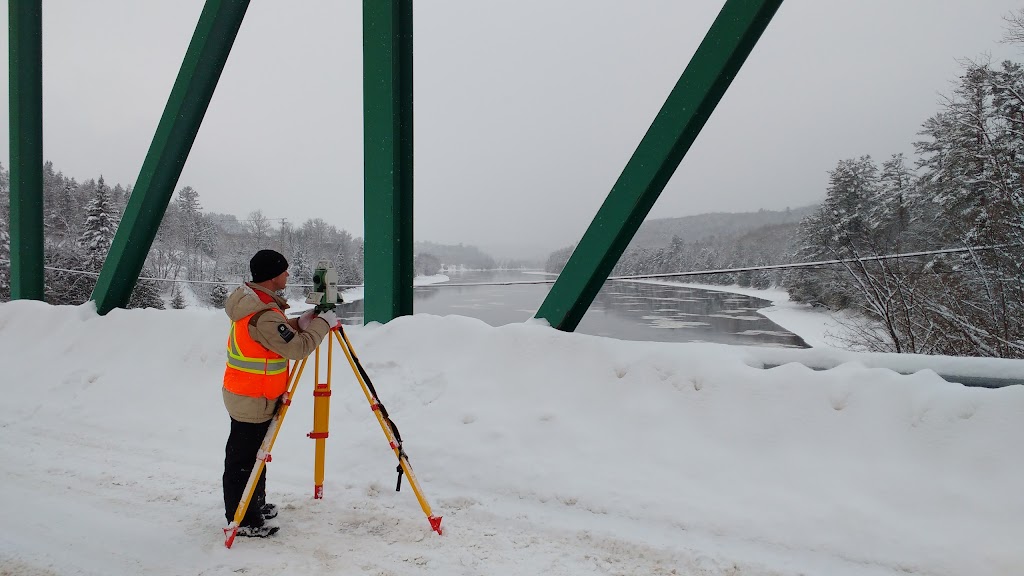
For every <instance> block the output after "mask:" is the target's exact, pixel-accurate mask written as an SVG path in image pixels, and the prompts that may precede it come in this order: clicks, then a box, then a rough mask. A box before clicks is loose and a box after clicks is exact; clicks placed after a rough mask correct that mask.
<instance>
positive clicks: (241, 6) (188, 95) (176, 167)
mask: <svg viewBox="0 0 1024 576" xmlns="http://www.w3.org/2000/svg"><path fill="white" fill-rule="evenodd" d="M248 7H249V0H207V2H206V4H205V5H204V6H203V12H202V14H200V15H199V23H198V24H197V25H196V30H195V32H194V33H193V34H192V40H191V42H189V45H188V50H187V51H186V52H185V59H184V61H182V63H181V69H180V70H179V71H178V77H177V78H176V79H175V80H174V86H173V87H171V95H170V96H169V97H168V99H167V105H166V106H165V107H164V112H163V115H162V116H161V117H160V123H159V124H158V125H157V128H156V134H155V135H154V136H153V142H152V143H151V144H150V145H149V152H148V153H147V154H146V159H145V161H143V163H142V170H141V171H140V172H139V179H138V180H137V181H136V183H135V188H134V189H133V190H132V195H131V197H130V198H129V199H128V206H127V207H125V211H124V215H123V216H122V217H121V223H120V224H119V225H118V227H117V232H116V233H115V234H114V241H113V244H112V245H111V246H110V252H108V253H107V258H106V260H105V261H104V262H103V268H102V269H101V270H100V277H99V279H98V280H97V281H96V288H94V289H93V292H92V299H93V300H95V301H96V309H97V310H98V311H99V313H100V314H106V313H107V312H109V311H111V310H113V309H114V308H123V307H125V306H127V305H128V299H129V298H130V297H131V295H132V289H133V288H135V283H136V282H137V281H138V279H139V273H140V272H142V266H143V265H144V264H145V262H146V255H147V254H149V249H150V247H151V246H152V245H153V239H154V238H156V233H157V229H159V228H160V222H161V221H162V220H163V218H164V213H165V212H166V211H167V205H168V204H169V203H170V201H171V196H172V195H173V194H174V187H175V186H176V185H177V184H178V178H179V177H180V176H181V170H182V168H184V167H185V161H186V160H188V153H189V152H190V151H191V150H192V144H193V143H194V142H195V140H196V133H197V132H199V126H200V125H201V124H202V123H203V117H204V116H205V115H206V109H207V107H208V106H209V105H210V100H211V99H212V98H213V91H214V89H216V88H217V81H218V80H220V74H221V72H222V71H223V70H224V64H225V63H226V62H227V59H228V54H230V53H231V46H232V45H233V44H234V42H235V37H236V36H237V35H238V28H239V27H240V26H241V25H242V18H243V17H245V11H246V9H247V8H248ZM254 252H255V250H254Z"/></svg>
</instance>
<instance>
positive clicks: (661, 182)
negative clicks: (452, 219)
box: [9, 0, 782, 331]
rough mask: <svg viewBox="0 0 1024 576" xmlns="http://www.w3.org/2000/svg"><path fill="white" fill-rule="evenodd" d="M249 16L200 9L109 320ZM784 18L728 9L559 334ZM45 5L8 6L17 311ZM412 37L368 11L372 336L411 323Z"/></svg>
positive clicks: (115, 265) (123, 235)
mask: <svg viewBox="0 0 1024 576" xmlns="http://www.w3.org/2000/svg"><path fill="white" fill-rule="evenodd" d="M248 4H249V1H248V0H207V2H206V4H205V5H204V8H203V12H202V14H201V15H200V18H199V22H198V24H197V26H196V30H195V32H194V34H193V37H192V41H191V43H190V44H189V47H188V50H187V51H186V54H185V58H184V60H183V62H182V66H181V69H180V70H179V72H178V76H177V78H176V80H175V83H174V87H173V88H172V89H171V94H170V97H169V98H168V102H167V105H166V106H165V108H164V112H163V115H162V116H161V119H160V124H159V126H158V127H157V131H156V134H155V135H154V137H153V142H152V144H151V145H150V149H149V152H148V154H147V156H146V159H145V161H144V163H143V166H142V170H141V171H140V174H139V178H138V180H137V182H136V185H135V188H134V190H133V193H132V195H131V198H130V200H129V203H128V206H127V208H126V210H125V214H124V215H123V217H122V220H121V224H120V226H119V227H118V230H117V233H116V234H115V236H114V241H113V245H112V246H111V249H110V252H109V254H108V255H107V259H106V261H105V263H104V265H103V268H102V270H101V272H100V277H99V279H98V281H97V285H96V288H95V290H94V291H93V299H94V300H95V301H96V304H97V309H98V311H99V312H100V313H101V314H105V313H106V312H108V311H110V310H111V309H113V308H115V307H123V306H125V305H127V302H128V299H129V297H130V295H131V292H132V289H133V288H134V286H135V283H136V282H137V280H138V277H139V274H140V272H141V270H142V267H143V264H144V262H145V259H146V255H147V254H148V252H149V249H150V247H151V246H152V243H153V240H154V238H155V236H156V232H157V230H158V228H159V226H160V222H161V221H162V219H163V215H164V213H165V211H166V209H167V206H168V204H169V202H170V200H171V196H172V194H173V191H174V187H175V186H176V185H177V181H178V178H179V177H180V175H181V170H182V168H183V166H184V164H185V161H186V160H187V158H188V154H189V152H190V150H191V147H192V144H193V142H194V141H195V136H196V133H197V132H198V130H199V127H200V125H201V123H202V120H203V117H204V116H205V113H206V109H207V107H208V106H209V103H210V100H211V98H212V96H213V92H214V90H215V88H216V85H217V81H218V80H219V78H220V74H221V72H222V71H223V68H224V64H225V62H226V61H227V57H228V55H229V53H230V51H231V47H232V45H233V43H234V39H235V37H236V35H237V33H238V29H239V27H240V26H241V23H242V19H243V17H244V16H245V12H246V9H247V8H248ZM781 4H782V0H727V1H726V3H725V6H724V7H723V8H722V10H721V12H720V13H719V15H718V17H717V18H716V20H715V22H714V24H712V26H711V28H710V29H709V31H708V33H707V35H706V36H705V38H704V40H703V42H702V43H701V45H700V47H699V48H698V49H697V52H696V53H695V54H694V56H693V58H692V59H691V60H690V63H689V65H688V66H687V68H686V70H685V71H684V72H683V74H682V76H681V77H680V79H679V81H678V82H677V83H676V86H675V88H673V90H672V92H671V93H670V94H669V96H668V99H667V100H666V102H665V104H664V105H663V106H662V108H661V111H660V112H659V113H658V115H657V116H656V118H655V119H654V122H653V123H652V124H651V127H650V128H649V129H648V131H647V134H646V135H645V136H644V138H643V140H642V141H641V142H640V145H639V146H638V147H637V149H636V152H634V154H633V156H632V157H631V158H630V160H629V162H628V163H627V164H626V167H625V168H624V169H623V171H622V174H621V175H620V176H619V179H618V180H617V181H616V183H615V185H614V186H613V187H612V190H611V192H610V193H609V195H608V197H607V199H606V200H605V202H604V204H603V205H602V206H601V208H600V210H599V211H598V213H597V215H596V216H595V218H594V220H593V222H592V223H591V225H590V227H589V228H588V229H587V231H586V233H585V234H584V236H583V238H582V240H581V241H580V243H579V245H578V247H577V248H576V250H575V251H574V253H573V255H572V257H571V258H570V259H569V261H568V263H567V264H566V267H565V269H564V270H563V272H562V274H560V275H559V277H558V279H557V281H556V282H555V284H554V285H553V286H552V289H551V291H550V293H549V294H548V296H547V298H546V299H545V300H544V303H543V304H542V305H541V307H540V309H539V310H538V312H537V317H540V318H545V319H547V320H548V321H549V322H550V324H551V325H552V326H554V327H555V328H557V329H560V330H566V331H572V330H574V329H575V327H576V326H577V325H578V324H579V321H580V319H581V318H582V316H583V314H584V313H585V312H586V309H587V308H588V307H589V306H590V304H591V302H592V301H593V298H594V296H595V295H596V294H597V291H598V290H599V289H600V287H601V285H602V284H603V283H604V281H605V280H606V279H607V277H608V274H609V273H610V271H611V269H612V267H613V266H614V265H615V262H616V261H617V260H618V258H619V257H620V256H621V254H622V252H623V250H625V248H626V246H627V245H628V244H629V241H630V240H631V239H632V237H633V235H634V234H635V233H636V230H637V229H638V228H639V226H640V223H641V222H642V221H643V219H644V218H645V217H646V215H647V213H648V212H649V211H650V209H651V207H652V206H653V204H654V201H655V200H656V199H657V197H658V195H660V193H661V191H662V190H663V189H664V187H665V185H666V184H667V183H668V180H669V178H671V176H672V174H673V173H674V171H675V169H676V168H677V167H678V165H679V162H680V161H681V160H682V158H683V156H684V155H685V154H686V151H687V150H688V149H689V147H690V145H691V144H692V143H693V141H694V140H695V139H696V137H697V135H698V134H699V132H700V130H701V128H702V127H703V126H704V123H705V122H706V121H707V119H708V117H709V116H710V115H711V113H712V111H713V110H714V108H715V106H716V105H717V104H718V102H719V100H720V99H721V97H722V95H723V94H724V93H725V91H726V89H727V88H728V87H729V85H730V83H731V82H732V79H733V78H734V77H735V75H736V73H737V72H738V70H739V68H740V67H741V66H742V64H743V62H744V61H745V60H746V57H747V56H748V55H749V53H750V51H751V50H752V49H753V47H754V45H755V44H756V42H757V40H758V39H759V38H760V35H761V33H762V32H763V31H764V29H765V27H766V26H767V25H768V23H769V22H770V21H771V18H772V16H773V15H774V14H775V12H776V10H777V9H778V7H779V6H780V5H781ZM40 5H41V0H10V4H9V6H10V13H11V17H10V27H11V35H10V37H11V43H10V58H11V88H10V90H11V156H12V159H11V176H12V185H11V205H12V209H11V214H12V215H11V221H12V226H11V230H12V255H13V253H15V252H16V250H14V248H16V247H17V253H18V254H19V256H18V260H15V258H14V257H13V256H12V281H13V282H12V297H13V298H33V297H36V298H40V299H41V298H42V293H43V291H42V270H43V250H42V81H41V77H42V73H41V72H42V50H41V39H42V31H41V9H40ZM412 23H413V22H412V0H364V1H363V50H364V53H363V95H364V152H365V158H364V164H365V174H364V203H365V208H364V226H365V232H364V238H365V241H364V265H365V269H364V278H365V287H366V290H365V308H364V310H365V312H364V314H365V316H364V319H365V321H367V322H371V321H379V322H387V321H389V320H391V319H393V318H395V317H397V316H401V315H407V314H412V311H413V310H412V279H413V257H412V256H413V217H412V216H413V85H412V80H413V72H412V63H413V60H412V50H413V35H412ZM15 119H18V122H15ZM16 175H17V177H18V185H17V188H16V186H15V176H16ZM16 206H17V208H15V207H16ZM16 210H17V211H16ZM14 285H16V286H17V289H16V290H15V289H14Z"/></svg>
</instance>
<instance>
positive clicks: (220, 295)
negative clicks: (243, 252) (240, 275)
mask: <svg viewBox="0 0 1024 576" xmlns="http://www.w3.org/2000/svg"><path fill="white" fill-rule="evenodd" d="M214 281H215V282H223V281H224V280H223V279H222V278H221V276H220V274H217V275H215V276H214ZM227 299H228V288H227V286H225V285H224V284H214V285H213V288H211V289H210V304H211V305H213V306H214V307H217V308H223V307H224V302H226V301H227Z"/></svg>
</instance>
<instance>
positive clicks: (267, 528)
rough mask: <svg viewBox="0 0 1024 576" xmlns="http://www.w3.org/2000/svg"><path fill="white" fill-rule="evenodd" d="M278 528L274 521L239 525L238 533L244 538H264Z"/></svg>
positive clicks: (275, 531)
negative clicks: (257, 524)
mask: <svg viewBox="0 0 1024 576" xmlns="http://www.w3.org/2000/svg"><path fill="white" fill-rule="evenodd" d="M280 529H281V527H280V526H278V525H277V524H276V523H271V522H264V523H263V525H261V526H239V527H238V535H239V536H245V537H246V538H266V537H267V536H273V535H274V534H277V531H278V530H280Z"/></svg>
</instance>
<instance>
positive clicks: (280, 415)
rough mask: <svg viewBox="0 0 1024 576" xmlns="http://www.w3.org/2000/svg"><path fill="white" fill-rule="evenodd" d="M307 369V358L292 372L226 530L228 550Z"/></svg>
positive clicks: (225, 537) (225, 544)
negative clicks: (300, 379)
mask: <svg viewBox="0 0 1024 576" xmlns="http://www.w3.org/2000/svg"><path fill="white" fill-rule="evenodd" d="M305 367H306V358H303V359H302V361H301V362H300V363H299V367H298V369H297V370H294V371H293V372H292V377H291V382H290V383H289V384H288V391H287V392H286V393H285V397H284V401H283V402H282V403H281V406H279V407H278V409H277V413H275V414H274V417H273V418H272V419H271V420H270V427H269V428H268V429H267V434H266V436H264V437H263V444H262V445H260V449H259V452H257V453H256V464H255V465H254V466H253V467H252V472H251V473H250V474H249V481H248V482H246V483H245V490H243V491H242V499H241V500H239V502H238V508H236V509H235V517H234V519H233V520H232V521H231V523H230V524H228V526H227V528H225V529H224V546H225V547H226V548H231V545H232V544H233V543H234V542H235V536H236V535H237V534H238V526H239V524H241V522H242V519H243V518H245V511H246V510H248V509H249V503H250V502H251V501H252V497H253V494H254V493H255V492H256V484H257V483H258V482H259V479H260V475H261V474H263V467H264V466H266V465H267V462H270V451H271V449H273V448H274V442H275V441H276V440H277V433H278V432H279V431H280V430H281V422H283V421H284V417H285V414H287V413H288V407H289V406H291V403H292V397H293V396H294V395H295V388H296V387H297V386H298V384H299V378H300V377H301V376H302V370H303V369H305Z"/></svg>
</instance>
